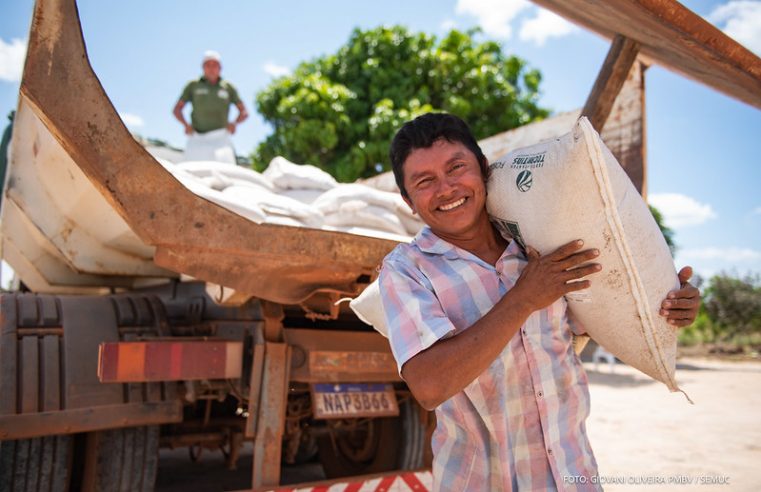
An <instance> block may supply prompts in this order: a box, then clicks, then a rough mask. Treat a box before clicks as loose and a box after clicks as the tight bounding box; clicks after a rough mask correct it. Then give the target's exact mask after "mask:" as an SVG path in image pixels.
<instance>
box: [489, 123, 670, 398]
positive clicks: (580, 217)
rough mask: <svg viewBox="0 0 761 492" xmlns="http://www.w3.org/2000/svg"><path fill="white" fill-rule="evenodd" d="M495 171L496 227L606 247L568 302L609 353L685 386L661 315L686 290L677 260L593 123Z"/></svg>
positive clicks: (497, 164)
mask: <svg viewBox="0 0 761 492" xmlns="http://www.w3.org/2000/svg"><path fill="white" fill-rule="evenodd" d="M490 168H491V178H490V180H489V183H488V196H487V210H488V212H489V214H490V216H491V218H492V220H493V221H494V223H495V225H497V227H498V228H500V229H501V230H502V232H503V234H510V235H512V236H513V237H516V238H520V239H521V240H522V241H523V242H524V243H525V244H528V245H530V246H532V247H534V248H536V249H537V250H538V251H539V252H540V253H542V254H547V253H550V252H552V251H554V250H555V249H557V248H558V247H559V246H561V245H563V244H566V243H568V242H570V241H572V240H574V239H579V238H580V239H583V240H584V248H585V249H587V248H597V249H599V251H600V256H599V257H598V259H597V260H596V261H597V262H599V263H600V264H601V265H602V268H603V270H602V272H600V273H598V274H596V275H593V276H591V277H590V281H591V287H590V288H589V289H585V290H584V291H581V292H574V293H571V294H569V295H567V296H566V299H567V301H568V306H569V308H570V309H571V310H572V311H573V313H574V314H575V316H576V317H577V318H578V320H579V321H580V322H581V324H582V325H583V326H584V327H585V328H586V330H587V333H588V334H589V335H590V336H591V337H592V338H594V339H595V340H596V341H597V342H598V343H600V344H601V345H602V346H603V347H605V348H606V349H607V350H608V351H609V352H611V353H612V354H614V355H615V356H616V357H618V358H619V359H621V360H622V361H623V362H625V363H627V364H629V365H631V366H633V367H635V368H637V369H639V370H640V371H642V372H644V373H645V374H647V375H649V376H650V377H652V378H654V379H657V380H659V381H661V382H663V383H664V384H666V386H668V387H669V389H670V390H672V391H678V390H679V388H678V387H677V384H676V381H675V379H674V370H675V364H676V338H677V334H676V329H675V328H673V327H671V326H670V325H669V324H668V323H667V322H666V320H665V318H663V317H662V316H660V315H659V314H658V313H659V310H660V304H661V301H662V300H663V299H665V298H666V295H667V294H668V292H669V291H670V290H672V289H675V288H678V287H679V281H678V278H677V275H676V271H675V269H674V263H673V260H672V258H671V254H670V252H669V249H668V246H667V245H666V241H665V240H664V238H663V235H662V234H661V231H660V229H659V228H658V226H657V224H656V223H655V220H654V219H653V217H652V215H651V213H650V210H649V209H648V207H647V204H646V203H645V202H644V200H643V199H642V197H641V196H640V195H639V194H638V193H637V190H636V189H635V188H634V185H633V184H632V183H631V181H630V180H629V177H628V176H627V175H626V173H625V172H624V170H623V169H622V168H621V166H620V165H619V164H618V162H617V161H616V159H615V157H614V156H613V154H612V153H611V152H610V151H609V150H608V148H607V147H606V146H605V144H604V143H603V142H602V140H601V139H600V136H599V135H598V134H597V132H595V131H594V129H593V128H592V125H591V124H590V123H589V121H588V120H587V119H586V118H581V119H580V120H579V121H578V122H577V123H576V125H575V126H574V128H573V130H572V131H571V132H570V133H568V134H566V135H563V136H562V137H560V138H558V139H553V140H549V141H546V142H542V143H539V144H536V145H533V146H530V147H525V148H522V149H519V150H516V151H513V152H510V153H509V154H507V155H505V156H504V157H501V158H500V159H497V160H496V161H494V162H492V163H491V165H490Z"/></svg>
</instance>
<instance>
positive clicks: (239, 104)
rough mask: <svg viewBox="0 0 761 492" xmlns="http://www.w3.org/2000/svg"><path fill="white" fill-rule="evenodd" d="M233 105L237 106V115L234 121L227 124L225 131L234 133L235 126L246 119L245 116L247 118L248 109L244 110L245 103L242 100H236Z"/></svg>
mask: <svg viewBox="0 0 761 492" xmlns="http://www.w3.org/2000/svg"><path fill="white" fill-rule="evenodd" d="M235 107H236V108H238V117H237V118H235V121H234V122H232V123H228V124H227V131H229V132H230V133H235V128H236V127H237V126H238V125H239V124H240V123H243V122H244V121H246V118H248V111H246V105H245V104H243V101H240V100H239V101H238V102H236V103H235Z"/></svg>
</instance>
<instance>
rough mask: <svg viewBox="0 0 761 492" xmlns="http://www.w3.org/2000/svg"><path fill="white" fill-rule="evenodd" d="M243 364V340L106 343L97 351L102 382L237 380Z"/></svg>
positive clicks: (99, 377) (99, 375) (99, 374)
mask: <svg viewBox="0 0 761 492" xmlns="http://www.w3.org/2000/svg"><path fill="white" fill-rule="evenodd" d="M242 363H243V343H242V342H228V341H224V340H192V341H188V340H185V341H173V340H154V341H146V342H105V343H101V344H100V351H99V354H98V379H100V382H101V383H138V382H146V381H186V380H192V379H236V378H239V377H240V373H241V365H242Z"/></svg>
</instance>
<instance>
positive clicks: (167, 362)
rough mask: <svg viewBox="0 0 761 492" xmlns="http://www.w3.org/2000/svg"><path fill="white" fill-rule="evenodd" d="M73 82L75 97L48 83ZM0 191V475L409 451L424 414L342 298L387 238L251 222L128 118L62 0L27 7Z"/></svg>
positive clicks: (102, 474) (381, 457) (145, 472)
mask: <svg viewBox="0 0 761 492" xmlns="http://www.w3.org/2000/svg"><path fill="white" fill-rule="evenodd" d="M63 94H68V95H72V94H76V97H69V96H67V97H62V95H63ZM7 167H8V169H7V175H6V179H5V188H4V193H3V198H2V218H1V219H0V220H1V221H2V233H1V235H2V255H3V258H4V259H5V261H7V263H8V264H10V265H11V266H12V267H13V269H14V271H15V272H16V274H17V276H18V278H19V279H20V281H21V285H22V289H21V290H19V291H14V292H9V293H4V294H3V295H2V296H1V298H0V395H1V398H0V441H1V442H0V489H2V490H8V489H9V488H10V489H13V490H38V489H40V490H67V489H68V490H152V489H153V484H154V480H155V476H156V469H157V460H158V449H159V447H178V446H187V447H189V449H190V454H191V456H192V457H195V458H197V457H198V456H199V454H200V453H201V451H202V450H203V449H205V448H210V449H222V450H223V451H224V452H225V454H226V456H227V457H228V463H229V466H230V467H231V468H232V467H234V466H235V463H236V461H237V456H238V451H239V449H240V447H241V443H243V442H244V441H250V442H252V443H253V456H254V457H253V460H254V471H253V478H252V485H253V486H254V487H260V486H272V485H277V484H278V483H279V480H280V465H281V462H289V463H297V462H300V461H304V460H309V459H314V458H315V457H316V458H317V459H319V461H320V462H321V463H322V465H323V468H324V469H325V473H326V475H327V476H328V477H334V476H345V475H357V474H366V473H371V472H384V471H390V470H403V469H418V468H421V467H423V466H424V465H425V458H426V449H427V447H428V446H427V443H428V440H429V435H428V436H427V434H428V430H429V427H430V425H429V416H428V413H427V412H424V411H423V410H422V409H421V407H419V406H418V405H417V403H416V402H415V401H414V399H412V398H411V396H410V393H409V391H408V389H407V388H406V386H405V385H404V384H403V383H402V381H401V380H400V378H399V375H398V372H397V369H396V364H395V362H394V360H393V357H392V355H391V352H390V349H389V346H388V343H387V342H386V340H385V339H384V338H383V337H382V336H380V335H379V334H377V333H375V332H374V331H373V330H372V328H371V327H369V326H367V325H365V324H364V323H362V322H361V321H359V319H358V318H357V317H356V316H355V315H354V314H353V313H352V312H351V311H350V309H349V308H348V305H347V303H343V304H339V305H337V304H336V301H337V300H338V299H340V298H344V297H349V298H350V297H354V296H356V295H357V294H358V293H359V292H361V290H362V289H363V288H364V286H366V285H367V284H368V283H369V282H370V281H371V280H372V279H373V278H374V277H375V276H377V266H378V265H379V264H380V262H381V260H382V259H383V257H384V255H385V254H387V253H388V252H389V251H390V250H391V249H392V248H393V247H394V246H395V244H396V242H394V241H390V240H387V239H379V238H374V237H368V236H361V235H355V234H348V233H342V232H336V231H327V230H318V229H308V228H298V227H289V226H280V225H272V224H264V223H255V222H252V221H250V220H248V219H246V218H244V217H242V216H240V215H238V214H236V213H233V212H231V211H229V210H227V209H225V208H223V207H221V206H219V205H217V204H215V203H212V202H210V201H208V200H206V199H204V198H202V197H199V196H198V195H195V194H194V193H192V192H191V191H189V190H188V189H187V188H186V187H185V186H183V185H182V184H181V183H180V182H179V181H178V180H177V179H175V178H174V177H173V176H172V175H171V174H170V173H169V172H167V171H166V170H165V169H164V168H163V167H162V166H161V165H159V163H158V162H157V161H156V159H154V157H152V155H151V154H149V152H148V151H146V149H145V148H144V146H142V145H141V144H140V143H139V142H138V141H137V140H136V139H135V138H134V137H133V136H132V135H131V134H130V133H129V132H128V131H127V129H126V128H125V126H124V125H123V124H122V122H121V120H120V118H119V116H118V114H117V112H116V111H115V110H114V107H113V105H112V104H111V102H110V101H109V99H108V97H107V95H106V93H105V91H104V89H103V88H102V87H101V85H100V83H99V81H98V78H97V77H96V75H95V74H94V73H93V71H92V69H91V67H90V64H89V62H88V59H87V53H86V50H85V45H84V41H83V37H82V33H81V28H80V24H79V18H78V13H77V8H76V4H75V2H74V1H73V0H63V1H59V0H41V1H39V2H37V4H36V6H35V10H34V17H33V21H32V27H31V33H30V37H29V47H28V54H27V59H26V65H25V71H24V76H23V80H22V83H21V89H20V97H19V103H18V108H17V111H16V114H15V117H14V121H13V127H12V137H11V140H10V152H9V160H8V166H7Z"/></svg>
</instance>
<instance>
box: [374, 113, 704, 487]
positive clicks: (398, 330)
mask: <svg viewBox="0 0 761 492" xmlns="http://www.w3.org/2000/svg"><path fill="white" fill-rule="evenodd" d="M390 156H391V162H392V166H393V171H394V176H395V178H396V182H397V184H398V186H399V189H400V191H401V194H402V196H403V198H404V200H405V201H406V202H407V204H408V205H409V206H410V207H411V208H412V210H413V211H414V212H415V213H417V214H419V216H420V218H421V219H422V220H423V221H424V222H425V223H426V227H424V228H423V230H422V231H421V232H420V233H419V234H418V235H417V237H415V239H414V240H413V241H412V242H411V243H410V244H401V245H399V246H397V247H396V248H395V249H394V250H393V251H392V252H391V253H390V254H389V255H388V256H387V257H386V259H385V260H384V263H383V268H382V270H381V274H380V288H381V293H382V297H383V307H384V311H385V316H386V322H387V325H388V328H389V341H390V343H391V348H392V351H393V353H394V357H395V358H396V361H397V364H398V366H399V369H400V374H401V375H402V378H403V379H404V380H405V381H406V382H407V384H408V386H409V388H410V390H411V391H412V393H413V395H414V396H415V398H416V399H417V400H418V402H420V404H421V405H423V406H424V407H425V408H427V409H435V410H436V418H437V427H436V431H435V432H434V436H433V453H434V460H433V477H434V489H435V490H437V491H444V490H447V491H450V490H451V491H457V492H461V491H466V490H467V491H490V490H491V491H510V490H513V491H517V490H598V489H599V486H597V485H594V484H592V483H591V481H590V482H587V483H578V482H579V481H575V482H574V480H573V479H574V478H575V477H579V476H585V477H588V478H590V477H592V476H596V475H597V463H596V461H595V458H594V455H593V453H592V449H591V447H590V445H589V442H588V439H587V435H586V429H585V420H586V418H587V416H588V414H589V392H588V388H587V378H586V375H585V373H584V370H583V368H582V366H581V362H580V361H579V358H578V357H577V356H576V354H575V353H574V351H573V346H572V334H573V333H574V330H575V328H573V327H572V326H571V324H569V322H568V317H567V312H566V302H565V299H564V297H563V296H564V295H565V294H567V293H569V292H573V291H576V290H581V289H584V288H587V287H588V286H589V282H590V281H594V280H593V279H594V276H593V274H595V273H596V272H599V271H600V270H601V268H602V267H601V266H600V265H599V264H596V263H591V261H592V260H594V258H595V257H597V255H598V252H597V251H595V250H583V244H582V243H581V241H573V242H571V243H568V244H566V245H564V246H562V247H560V248H559V249H558V250H557V251H555V252H553V253H551V254H548V255H545V256H540V255H539V254H538V253H537V252H536V251H534V250H533V249H532V248H530V247H529V248H528V251H525V252H524V251H522V250H521V249H520V247H519V246H518V244H517V243H516V242H515V241H511V240H510V238H504V237H502V236H501V235H500V234H499V233H498V232H497V230H496V229H495V228H494V227H493V226H492V224H491V223H490V222H489V217H488V215H487V212H486V207H485V205H486V181H487V179H488V162H487V159H486V157H485V156H484V155H483V152H482V151H481V149H480V148H479V146H478V144H477V142H476V140H475V138H474V137H473V136H472V134H471V132H470V130H469V129H468V127H467V125H466V124H465V123H464V122H463V121H462V120H460V119H459V118H457V117H456V116H453V115H448V114H440V113H439V114H426V115H423V116H420V117H418V118H416V119H415V120H413V121H410V122H408V123H406V124H405V125H404V126H403V127H402V128H401V129H400V130H399V132H398V133H397V134H396V136H395V137H394V140H393V142H392V144H391V151H390ZM690 274H691V271H690V269H689V268H685V269H683V270H682V271H681V272H680V274H679V277H680V281H681V282H682V284H683V285H682V288H681V289H679V290H677V291H675V292H672V293H671V294H670V295H669V299H668V300H667V301H664V309H663V310H662V311H661V314H662V315H664V316H667V317H668V318H669V322H670V323H671V324H672V325H674V326H676V327H678V326H686V325H688V324H690V323H691V322H692V321H693V320H694V318H695V316H696V314H697V309H698V305H699V302H700V301H699V299H700V298H699V293H698V291H697V289H695V288H694V287H692V286H691V285H689V284H688V283H687V281H688V280H689V276H690ZM588 276H592V277H591V278H590V279H587V278H586V277H588ZM569 281H573V282H569ZM671 296H673V298H672V297H671ZM666 303H671V304H670V305H669V306H672V307H671V308H670V309H665V308H666V305H667V304H666Z"/></svg>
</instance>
